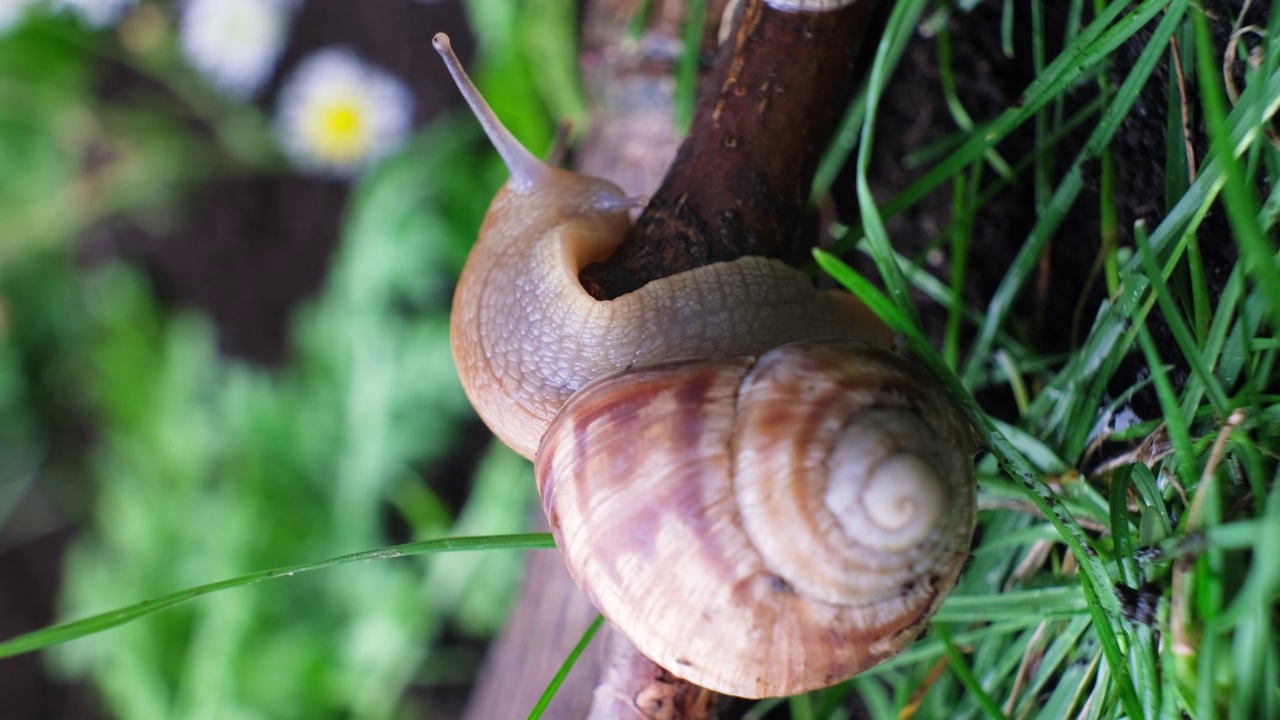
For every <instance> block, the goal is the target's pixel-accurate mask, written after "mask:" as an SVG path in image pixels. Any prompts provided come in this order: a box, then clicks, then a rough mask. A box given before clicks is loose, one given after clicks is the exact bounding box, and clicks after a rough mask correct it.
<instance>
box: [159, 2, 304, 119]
mask: <svg viewBox="0 0 1280 720" xmlns="http://www.w3.org/2000/svg"><path fill="white" fill-rule="evenodd" d="M292 9H293V2H292V1H291V0H189V2H188V3H187V4H186V7H185V8H184V9H183V12H182V27H181V29H180V37H181V41H182V51H183V52H184V53H185V54H186V56H187V59H188V60H190V61H191V65H192V66H193V67H195V69H196V70H198V71H200V73H201V74H202V75H204V76H205V77H206V78H208V79H209V80H210V81H211V82H213V84H214V85H217V86H218V87H220V88H222V89H223V90H225V91H227V92H228V93H230V94H232V95H236V96H239V97H249V96H252V95H253V94H254V93H256V92H257V91H258V89H259V88H260V87H262V83H263V82H265V81H266V79H267V78H268V77H270V76H271V70H272V69H273V68H274V67H275V64H276V60H277V59H279V57H280V51H281V50H283V49H284V44H285V39H286V38H287V37H288V30H289V19H290V15H291V11H292Z"/></svg>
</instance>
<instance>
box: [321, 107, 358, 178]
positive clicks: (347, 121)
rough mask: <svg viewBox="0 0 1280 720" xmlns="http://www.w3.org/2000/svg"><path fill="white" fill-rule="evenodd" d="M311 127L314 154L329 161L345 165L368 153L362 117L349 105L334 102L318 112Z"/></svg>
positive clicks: (356, 109) (356, 108)
mask: <svg viewBox="0 0 1280 720" xmlns="http://www.w3.org/2000/svg"><path fill="white" fill-rule="evenodd" d="M318 115H319V117H317V118H316V122H315V125H314V126H313V132H312V140H313V143H312V144H313V145H314V147H315V152H316V154H317V155H319V156H320V157H323V158H326V159H328V160H329V161H331V162H337V163H348V162H353V161H356V160H358V159H359V158H360V157H361V156H362V155H364V153H365V152H367V151H368V144H369V139H368V138H367V137H366V136H365V118H364V116H363V113H361V111H360V108H359V107H357V105H356V104H355V103H353V102H350V101H346V102H336V103H334V104H332V105H330V106H328V107H326V108H324V109H322V110H321V111H320V112H319V113H318Z"/></svg>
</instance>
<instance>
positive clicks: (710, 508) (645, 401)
mask: <svg viewBox="0 0 1280 720" xmlns="http://www.w3.org/2000/svg"><path fill="white" fill-rule="evenodd" d="M972 453H973V443H972V434H971V431H970V429H969V427H968V425H967V423H966V422H965V420H964V418H963V417H962V416H961V415H960V413H959V411H958V410H957V409H956V408H955V407H954V406H953V405H952V404H951V403H950V401H949V400H948V399H947V398H946V397H944V396H941V394H940V393H938V391H937V390H936V389H935V388H934V386H933V385H932V384H931V383H930V382H929V381H928V380H927V379H925V378H923V377H921V376H920V374H919V372H918V371H917V370H915V369H914V368H913V367H911V366H910V365H909V364H908V363H906V362H905V361H903V360H902V359H901V358H899V357H897V356H896V355H894V354H893V353H891V352H889V351H887V350H883V349H881V348H877V347H873V346H870V345H866V344H863V343H859V342H855V341H806V342H801V343H793V344H790V345H784V346H782V347H779V348H776V349H774V350H771V351H769V352H767V353H765V354H763V355H761V356H759V357H758V358H757V357H751V356H745V357H736V358H728V359H722V360H690V361H674V362H668V363H663V364H660V365H656V366H652V367H648V368H644V369H640V370H635V371H627V372H623V373H619V374H616V375H613V376H610V377H607V378H602V379H601V380H598V381H595V382H593V383H591V384H589V385H587V386H586V387H585V388H583V389H582V390H581V391H580V392H579V393H577V394H576V395H575V396H574V397H573V398H572V399H571V400H570V401H569V404H568V405H567V406H566V408H565V410H564V411H563V412H561V413H560V414H559V415H558V416H557V418H556V420H555V422H554V423H553V424H552V425H551V428H550V429H549V430H548V432H547V434H546V436H545V437H544V438H543V441H542V444H541V446H540V448H539V451H538V455H537V459H536V469H537V477H538V488H539V492H540V494H541V496H542V498H543V506H544V509H545V510H546V512H547V517H548V518H549V519H550V522H551V526H552V529H553V531H554V532H555V535H556V541H557V544H558V545H559V546H560V549H561V551H562V553H563V554H564V556H565V561H566V564H567V565H568V566H569V568H570V572H571V573H572V574H573V575H574V579H575V580H576V581H577V583H578V585H579V586H581V587H582V588H583V590H584V591H585V592H586V593H587V595H588V596H589V597H590V598H591V600H592V602H594V603H595V604H596V606H597V607H598V608H600V610H601V612H603V613H604V615H605V616H606V617H607V618H609V620H610V621H611V622H612V623H613V624H614V625H615V626H616V627H617V628H618V629H619V630H620V631H621V632H622V633H623V634H624V635H626V636H627V638H628V639H630V640H631V642H632V643H634V644H635V645H636V647H637V648H638V649H639V650H640V651H641V652H642V653H644V654H645V655H647V656H648V657H649V658H650V659H652V660H654V661H655V662H657V663H658V664H659V665H662V666H663V667H665V668H667V669H668V670H670V671H671V672H673V673H675V674H676V675H678V676H681V677H683V678H685V679H687V680H690V681H692V682H694V683H697V684H699V685H702V686H704V687H708V688H711V689H712V690H716V691H718V692H722V693H727V694H731V695H739V696H743V697H768V696H776V695H788V694H792V693H797V692H803V691H806V690H811V689H814V688H818V687H824V686H827V685H830V684H833V683H835V682H838V681H840V680H842V679H844V678H847V677H849V676H851V675H853V674H855V673H857V672H860V671H861V670H864V669H866V668H868V667H871V666H872V665H875V664H876V663H878V662H880V661H882V660H884V659H885V658H887V657H889V656H891V655H893V654H894V653H896V652H898V651H899V650H900V649H902V647H903V646H905V645H906V644H907V643H908V642H910V641H911V640H912V639H914V638H915V636H916V635H917V634H919V632H920V630H921V629H922V626H923V623H924V622H925V621H926V620H927V619H928V617H929V616H930V615H932V613H933V612H934V611H935V610H936V609H937V607H938V605H939V604H941V602H942V599H943V597H944V596H945V595H946V592H947V591H948V590H950V588H951V587H952V586H953V585H954V584H955V581H956V578H957V577H958V576H959V574H960V570H961V569H962V567H963V565H964V562H965V559H966V558H967V556H968V548H969V541H970V535H971V534H972V531H973V522H974V481H973V464H972Z"/></svg>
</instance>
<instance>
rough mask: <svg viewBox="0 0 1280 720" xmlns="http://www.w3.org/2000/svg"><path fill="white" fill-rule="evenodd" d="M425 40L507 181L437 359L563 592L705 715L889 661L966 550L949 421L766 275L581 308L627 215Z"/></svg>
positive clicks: (723, 274)
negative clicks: (535, 499)
mask: <svg viewBox="0 0 1280 720" xmlns="http://www.w3.org/2000/svg"><path fill="white" fill-rule="evenodd" d="M433 44H434V45H435V47H436V49H437V50H438V51H439V52H440V54H441V56H442V57H443V58H444V59H445V62H446V65H447V66H448V68H449V70H450V73H451V74H452V75H453V76H454V79H455V80H456V81H457V82H458V85H459V88H460V90H461V91H462V94H463V96H464V97H465V98H466V99H467V101H468V103H469V104H470V105H471V107H472V110H473V111H474V112H475V114H476V116H477V117H478V118H479V119H480V122H481V125H482V126H483V127H484V129H485V131H486V133H487V134H488V135H489V137H490V139H491V140H492V142H493V143H494V145H495V147H496V148H497V149H498V152H499V153H500V154H501V155H502V157H503V159H504V161H505V162H506V164H507V167H508V168H509V170H510V173H511V178H510V180H509V181H508V182H507V184H506V185H505V186H504V187H503V188H502V189H501V190H499V192H498V194H497V196H496V197H495V198H494V200H493V202H492V204H491V205H490V208H489V211H488V213H487V215H486V217H485V220H484V223H483V225H482V227H481V229H480V234H479V238H478V240H477V241H476V244H475V246H474V247H473V248H472V251H471V254H470V255H469V256H468V260H467V265H466V267H465V269H464V270H463V273H462V276H461V278H460V279H459V282H458V287H457V290H456V293H455V296H454V304H453V316H452V321H451V331H450V338H451V344H452V348H453V353H454V359H455V362H456V364H457V368H458V373H459V376H460V378H461V379H462V382H463V387H464V389H465V390H466V392H467V396H468V398H469V399H470V400H471V402H472V404H473V405H474V406H475V408H476V410H477V412H478V413H479V414H480V416H481V418H482V419H483V420H484V421H485V423H486V424H487V425H488V426H489V427H490V429H491V430H493V432H494V433H495V434H496V435H497V436H498V437H499V438H500V439H502V440H503V441H504V442H505V443H507V444H508V445H509V446H511V447H512V448H513V449H514V450H516V451H517V452H519V453H520V454H521V455H524V456H525V457H527V458H531V459H535V469H536V474H537V480H538V487H539V492H540V495H541V497H542V502H543V506H544V509H545V510H546V512H547V517H548V519H549V520H550V522H551V525H552V529H553V532H554V533H555V535H556V540H557V545H558V546H559V547H560V549H561V551H562V553H563V555H564V557H565V560H566V564H567V565H568V566H569V570H570V573H571V574H572V575H573V576H574V579H575V580H576V581H577V583H578V584H579V586H580V587H582V588H583V589H584V591H585V592H586V593H587V594H588V596H589V597H590V598H591V600H592V602H594V603H595V604H596V606H597V607H598V608H600V609H601V611H602V612H603V613H604V615H605V616H606V617H608V618H609V620H610V621H611V622H612V623H613V624H614V626H615V627H617V628H618V629H619V630H620V631H621V632H622V634H624V635H625V636H626V637H627V638H628V639H630V640H631V641H632V643H633V644H635V646H636V647H637V648H638V649H639V650H640V651H641V652H642V653H644V654H645V655H647V656H648V657H650V658H651V659H653V660H654V661H656V662H657V663H659V664H660V665H662V666H663V667H665V668H666V669H667V670H669V671H671V672H672V673H674V674H675V675H677V676H680V677H683V678H686V679H688V680H691V681H694V682H696V683H698V684H700V685H703V686H705V687H708V688H711V689H713V690H717V691H719V692H723V693H727V694H733V695H740V696H749V697H762V696H768V695H781V694H789V693H794V692H800V691H803V690H808V689H812V688H816V687H821V686H824V685H829V684H831V683H834V682H837V681H839V680H841V679H844V678H846V677H849V676H850V675H852V674H854V673H856V672H858V671H860V670H862V669H865V668H867V667H870V666H871V665H874V664H875V663H877V662H879V661H880V660H882V659H884V658H885V657H888V656H889V655H892V654H893V653H895V652H897V651H898V650H899V649H901V648H902V647H903V646H904V645H905V644H906V643H907V642H908V641H909V640H911V639H912V638H914V637H915V635H916V634H918V632H919V631H920V629H921V627H922V624H923V622H924V621H925V620H927V619H928V617H929V616H930V615H931V614H932V612H933V611H934V610H935V609H936V608H937V606H938V605H939V604H940V603H941V600H942V597H943V596H944V595H945V593H946V591H947V590H949V589H950V588H951V587H952V586H953V585H954V583H955V581H956V578H957V577H958V575H959V572H960V569H961V567H962V565H963V560H964V558H965V557H966V556H967V552H968V543H969V536H970V534H971V533H972V527H973V514H974V511H973V507H974V487H973V470H972V462H971V455H972V452H973V449H972V446H971V433H970V432H969V431H968V428H967V425H966V424H965V422H964V420H963V418H962V416H961V415H960V413H959V411H958V410H956V409H955V408H954V407H953V406H952V405H951V404H950V403H949V401H948V399H947V398H946V395H945V393H943V392H941V391H939V390H938V389H937V388H936V387H935V386H934V385H933V383H932V382H931V379H929V378H926V377H924V376H923V375H921V374H920V373H919V371H917V370H915V369H914V368H913V367H912V366H911V365H910V364H908V363H907V362H905V361H904V360H902V359H901V358H899V357H897V356H896V355H894V354H893V353H892V352H890V351H889V350H888V349H887V346H888V345H889V341H890V339H891V338H890V334H889V332H888V330H887V329H886V328H885V326H884V325H883V324H882V323H880V321H879V320H878V319H876V318H875V317H874V316H873V315H872V314H871V313H870V312H869V311H868V310H867V309H866V308H865V307H863V306H862V305H861V304H860V303H858V302H857V301H856V300H854V299H853V298H852V296H850V295H848V294H846V293H843V292H834V291H817V290H815V289H814V287H813V285H812V283H811V282H810V281H809V280H808V278H807V277H805V276H804V275H803V274H801V273H800V272H798V271H796V270H794V269H792V268H790V267H788V266H786V265H785V264H783V263H781V262H779V261H777V260H769V259H764V258H758V257H748V258H741V259H739V260H735V261H732V262H722V263H716V264H713V265H708V266H705V267H701V268H698V269H695V270H690V271H687V272H683V273H679V274H677V275H673V276H670V277H667V278H663V279H661V280H657V281H654V282H650V283H648V284H647V285H645V286H644V287H642V288H640V289H639V290H637V291H635V292H632V293H628V294H626V295H623V296H621V297H619V298H616V299H614V300H609V301H600V300H596V299H594V298H592V297H591V296H590V295H589V294H588V293H587V292H586V291H585V290H584V289H583V287H582V285H581V283H580V282H579V281H578V274H579V272H580V271H581V269H582V268H583V267H584V266H585V265H587V264H588V263H591V262H594V261H597V260H601V259H604V258H606V257H608V256H609V255H610V254H611V253H612V252H613V251H614V249H615V248H616V247H617V246H618V244H619V243H621V242H622V240H623V239H624V238H625V237H626V234H627V232H628V230H629V227H630V218H629V213H628V210H629V209H630V208H633V207H636V206H637V205H638V204H640V203H641V202H642V201H640V200H637V199H635V198H630V197H628V196H627V195H626V194H625V193H624V192H623V191H622V190H621V189H620V188H618V187H617V186H616V185H613V184H612V183H609V182H607V181H605V180H601V179H597V178H591V177H587V176H583V175H579V174H576V173H572V172H568V171H565V170H560V169H557V168H552V167H549V166H547V165H545V164H543V163H542V162H541V161H539V160H538V159H537V158H535V157H533V156H532V155H531V154H530V153H529V152H528V151H527V150H525V149H524V148H523V147H522V146H520V145H519V143H518V142H517V141H516V140H515V139H514V138H513V137H511V135H510V134H509V133H508V132H507V131H506V130H505V129H504V128H503V127H502V125H501V124H500V123H499V122H498V120H497V119H496V117H494V115H493V113H492V111H491V110H490V109H489V108H488V106H487V104H485V102H484V100H483V99H482V98H481V97H480V95H479V93H478V92H477V91H476V90H475V88H474V87H473V86H472V85H471V84H470V82H469V80H467V78H466V74H465V72H464V71H463V70H462V68H461V66H460V65H459V63H458V61H457V59H456V58H455V57H454V56H453V54H452V51H451V50H450V49H449V45H448V38H446V37H444V36H443V35H436V37H435V39H434V40H433ZM814 338H821V340H815V339H814Z"/></svg>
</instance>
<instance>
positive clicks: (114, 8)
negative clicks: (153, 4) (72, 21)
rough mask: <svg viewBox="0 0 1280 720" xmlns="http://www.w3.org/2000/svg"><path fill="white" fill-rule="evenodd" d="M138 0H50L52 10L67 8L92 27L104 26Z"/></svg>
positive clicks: (113, 20)
mask: <svg viewBox="0 0 1280 720" xmlns="http://www.w3.org/2000/svg"><path fill="white" fill-rule="evenodd" d="M137 2H138V0H50V2H49V6H50V7H52V8H53V9H54V10H69V11H71V12H73V13H75V14H76V15H79V16H80V18H81V19H82V20H84V21H85V22H86V23H88V24H90V25H92V26H93V27H99V28H100V27H106V26H107V25H110V24H111V23H113V22H115V21H116V20H118V19H119V18H120V15H121V13H123V12H124V10H125V8H126V7H128V6H130V5H133V4H135V3H137Z"/></svg>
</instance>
